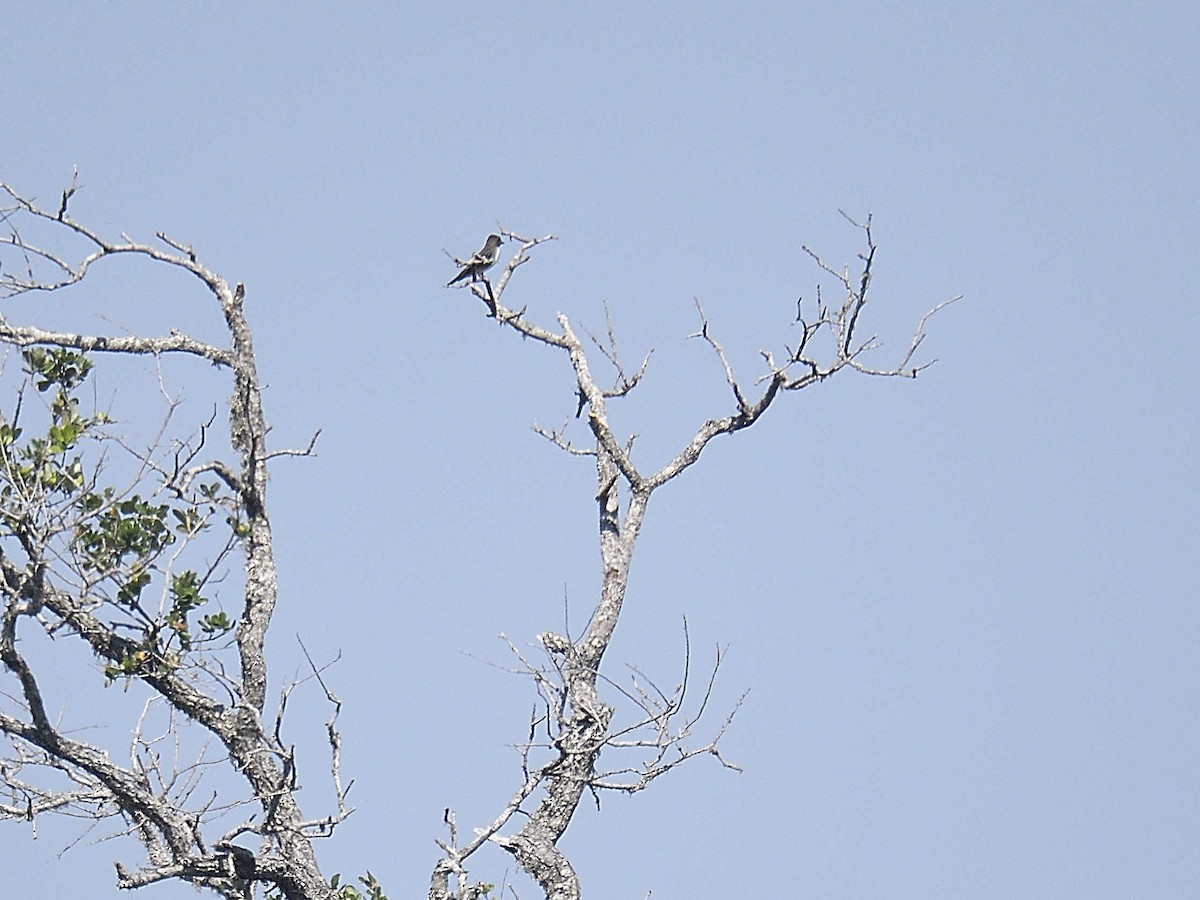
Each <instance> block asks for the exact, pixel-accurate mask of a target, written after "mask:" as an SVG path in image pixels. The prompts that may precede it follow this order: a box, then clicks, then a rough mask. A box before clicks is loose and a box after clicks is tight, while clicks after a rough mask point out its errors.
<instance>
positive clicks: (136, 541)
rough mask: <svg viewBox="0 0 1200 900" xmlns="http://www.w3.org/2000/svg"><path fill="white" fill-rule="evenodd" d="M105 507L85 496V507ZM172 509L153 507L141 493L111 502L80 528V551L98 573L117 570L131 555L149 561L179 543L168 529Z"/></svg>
mask: <svg viewBox="0 0 1200 900" xmlns="http://www.w3.org/2000/svg"><path fill="white" fill-rule="evenodd" d="M103 505H104V504H103V501H101V503H100V504H96V503H95V499H94V498H93V497H85V501H84V506H85V508H91V509H99V508H100V507H102V506H103ZM168 510H169V508H168V507H167V505H166V504H165V503H164V504H153V503H150V502H149V501H147V500H143V499H142V498H141V497H140V496H139V495H137V494H134V495H133V496H132V497H128V498H126V499H124V500H121V501H118V502H115V503H110V504H109V505H108V506H107V507H104V508H103V510H102V511H101V512H100V513H99V514H98V515H96V516H94V517H93V518H92V520H91V521H90V522H89V523H88V524H87V525H85V526H83V527H82V528H80V530H79V535H78V542H79V548H80V549H81V550H82V551H83V552H84V554H86V556H87V559H88V562H89V564H90V565H91V566H92V568H94V569H95V570H96V571H97V572H107V571H111V570H113V569H116V568H117V567H119V566H120V565H121V564H122V563H123V562H124V561H125V557H127V556H131V555H132V556H133V557H134V559H135V560H149V559H151V558H153V557H155V556H157V555H158V553H159V552H160V551H161V550H162V549H163V548H164V547H166V546H167V545H169V544H171V543H173V542H174V541H175V535H174V534H172V533H171V530H170V528H169V527H168V526H167V521H166V520H167V512H168ZM139 590H140V589H139Z"/></svg>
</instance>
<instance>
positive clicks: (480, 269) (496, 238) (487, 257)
mask: <svg viewBox="0 0 1200 900" xmlns="http://www.w3.org/2000/svg"><path fill="white" fill-rule="evenodd" d="M503 243H504V241H503V240H502V239H501V237H500V235H498V234H489V235H488V239H487V243H485V244H484V245H483V249H482V250H480V251H479V252H478V253H476V254H475V255H474V256H472V257H471V258H470V259H468V260H467V261H466V262H464V263H463V268H462V271H461V272H459V273H458V274H457V275H455V276H454V277H453V278H451V279H450V280H449V281H448V282H446V287H452V286H453V285H456V284H458V283H459V282H460V281H462V280H463V279H464V278H470V279H471V280H472V281H478V280H479V279H480V278H481V277H482V276H483V273H484V272H486V271H487V270H488V269H490V268H491V267H492V266H494V265H495V264H496V260H498V259H499V258H500V245H501V244H503Z"/></svg>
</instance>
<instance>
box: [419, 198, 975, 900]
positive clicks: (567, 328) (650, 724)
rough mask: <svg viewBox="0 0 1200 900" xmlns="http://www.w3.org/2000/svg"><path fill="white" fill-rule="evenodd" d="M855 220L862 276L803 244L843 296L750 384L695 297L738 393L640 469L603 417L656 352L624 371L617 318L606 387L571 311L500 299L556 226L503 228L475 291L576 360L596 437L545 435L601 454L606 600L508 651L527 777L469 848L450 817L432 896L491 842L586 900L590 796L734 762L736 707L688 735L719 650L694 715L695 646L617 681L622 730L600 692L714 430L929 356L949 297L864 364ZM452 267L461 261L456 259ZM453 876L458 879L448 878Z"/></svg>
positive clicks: (819, 308) (766, 358)
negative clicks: (673, 678)
mask: <svg viewBox="0 0 1200 900" xmlns="http://www.w3.org/2000/svg"><path fill="white" fill-rule="evenodd" d="M843 215H844V214H843ZM846 218H847V220H848V221H849V222H850V223H851V224H852V225H854V226H855V227H856V228H858V229H859V230H860V231H861V232H862V233H863V236H864V239H865V242H866V249H865V251H864V253H863V254H862V255H861V256H860V258H859V259H860V263H861V266H860V267H859V269H858V270H857V272H855V273H854V274H851V272H850V270H848V269H844V270H841V271H838V270H836V269H834V268H833V267H831V266H829V265H827V264H826V263H825V262H824V260H822V259H821V257H820V256H819V255H817V254H816V253H815V252H814V251H812V250H811V249H809V248H808V247H805V248H804V250H805V252H806V253H807V254H808V255H809V256H810V257H811V258H812V259H813V261H814V262H815V264H816V265H817V266H818V267H819V268H820V269H821V270H823V271H824V272H825V273H826V274H827V275H830V276H832V277H833V278H834V279H835V281H836V284H837V285H838V287H839V288H840V292H839V293H840V296H839V297H838V298H837V300H836V301H835V302H833V303H831V304H826V302H825V301H824V299H823V297H822V295H821V291H820V289H819V288H818V290H817V297H816V302H815V304H813V306H814V307H815V309H814V310H812V311H811V312H810V313H809V314H808V316H806V315H805V312H804V310H803V304H802V303H801V302H800V301H797V304H796V318H795V322H794V323H793V324H795V325H797V326H799V332H798V334H799V337H798V341H797V343H796V346H795V347H789V348H785V350H784V352H783V353H782V354H779V355H776V354H775V353H772V352H770V351H763V353H762V357H763V362H764V369H765V371H764V372H763V373H762V374H761V375H759V376H758V377H757V378H756V379H755V380H754V382H753V386H752V387H751V386H750V385H747V384H745V383H743V382H742V381H740V380H739V379H738V378H737V377H736V376H735V374H734V370H733V367H732V365H730V362H729V359H728V358H727V356H726V354H725V350H724V349H723V348H722V346H721V344H720V343H719V342H718V341H717V339H716V338H715V337H714V336H713V334H712V331H711V329H710V326H709V321H708V319H707V317H706V316H705V314H704V311H703V309H702V308H701V307H700V305H699V303H697V304H696V308H697V312H698V313H699V330H698V331H697V332H696V333H695V334H693V335H691V337H693V338H696V339H699V340H702V341H704V342H705V343H706V344H707V345H708V346H709V347H710V348H711V349H712V351H713V353H714V355H715V357H716V359H717V361H718V362H719V364H720V365H721V367H722V369H723V371H724V374H725V380H726V382H727V384H728V385H729V389H730V391H731V393H732V394H733V411H732V412H730V413H729V414H727V415H723V416H720V417H716V418H711V419H707V420H706V421H704V422H703V423H701V424H700V425H699V426H698V427H697V429H696V431H695V434H694V435H693V437H692V438H691V440H690V441H688V442H687V444H685V445H684V446H683V447H682V448H681V449H680V450H679V452H678V453H677V454H676V455H675V456H674V458H672V459H671V460H670V461H669V462H668V463H667V464H666V465H664V466H662V467H661V468H660V469H658V470H656V471H648V472H644V471H642V470H641V469H640V468H639V467H638V465H637V464H636V463H635V461H634V457H633V443H634V436H628V437H624V438H622V437H620V436H618V435H617V434H615V433H614V432H613V430H612V428H611V426H610V424H609V414H608V404H609V402H610V401H616V400H620V399H621V398H623V397H625V396H627V395H628V394H629V393H630V392H631V391H632V390H633V389H634V388H636V387H637V385H638V384H639V382H640V381H641V379H642V376H643V374H644V373H645V371H646V366H647V364H648V363H649V359H650V358H649V356H647V357H646V358H645V359H644V360H643V361H642V363H641V365H640V366H639V367H638V368H637V369H636V370H629V369H627V368H626V367H625V366H624V365H623V364H622V362H621V360H620V358H619V355H618V353H617V344H616V339H615V337H614V334H613V329H612V324H611V321H610V322H609V326H608V330H607V334H606V335H605V337H604V338H595V337H592V340H591V343H592V345H593V346H594V347H595V349H596V350H597V351H598V352H599V353H600V354H601V356H602V357H603V358H604V361H605V363H606V364H607V366H608V368H609V369H610V370H611V372H612V378H613V380H612V382H611V384H610V386H608V387H602V386H601V383H600V382H599V381H598V380H597V376H596V375H595V374H594V373H593V371H592V366H591V364H590V362H589V359H588V355H587V347H586V345H585V343H584V342H583V341H582V340H581V339H580V338H579V336H578V335H577V334H576V332H575V330H574V328H573V327H572V325H571V323H570V321H569V320H568V318H567V316H565V315H562V314H559V315H558V317H557V320H556V321H557V326H558V327H557V329H552V328H547V327H544V326H541V325H538V324H535V323H534V322H532V321H531V320H530V319H529V318H528V317H527V316H526V310H525V309H524V308H522V309H518V310H513V309H510V308H508V307H506V306H504V305H503V304H502V303H501V299H502V297H503V294H504V292H505V290H506V289H507V287H508V285H509V283H510V280H511V278H512V276H513V274H514V273H515V272H516V270H517V269H518V267H520V266H521V265H523V264H524V263H526V262H528V261H529V259H530V256H529V252H530V251H531V250H532V249H533V248H535V247H537V246H538V245H539V244H541V243H543V242H545V241H548V240H553V238H554V236H553V235H548V236H546V237H540V238H538V237H532V238H531V237H523V236H521V235H519V234H516V233H514V232H511V231H502V232H501V233H502V234H503V235H504V237H506V238H508V239H509V240H510V241H512V242H514V243H516V244H517V245H518V248H519V249H518V250H517V252H516V253H515V254H514V255H513V257H512V259H511V260H510V261H509V263H508V265H507V267H506V268H505V269H504V270H503V271H502V272H501V274H500V277H499V278H498V279H497V282H496V284H495V285H492V284H491V282H490V281H489V280H487V279H486V278H483V279H482V280H476V281H474V282H473V283H472V284H470V285H469V286H468V287H469V288H470V290H471V291H472V292H473V293H474V294H475V296H477V297H478V298H479V299H480V300H481V301H482V302H483V303H484V305H485V306H486V307H487V310H488V315H489V316H490V317H493V318H495V319H497V320H498V321H499V323H500V324H501V325H503V326H506V327H508V328H510V329H512V330H513V331H515V332H516V333H518V334H520V335H523V336H524V337H526V338H531V339H533V340H534V341H536V342H537V343H540V344H544V345H546V346H550V347H554V348H557V349H559V350H561V351H563V352H564V353H565V354H566V355H567V357H568V358H569V360H570V363H571V367H572V369H573V370H574V373H575V390H576V394H577V397H578V408H577V410H576V416H577V417H578V416H579V415H581V414H582V413H583V411H584V410H585V409H586V410H587V428H588V431H589V432H590V435H589V438H588V440H587V441H586V443H584V444H581V445H578V446H577V445H575V444H573V443H572V442H571V441H570V440H568V439H567V437H566V430H565V428H564V429H558V430H554V431H548V430H545V429H537V430H538V431H539V433H540V434H542V436H543V437H545V438H547V439H548V440H550V441H551V442H552V443H554V444H555V446H557V447H559V448H560V449H562V450H563V451H565V452H567V453H571V454H573V455H576V456H583V457H590V458H591V459H592V460H593V461H594V465H595V467H596V488H597V489H596V496H595V502H596V507H597V514H598V522H597V533H598V539H599V545H600V558H601V562H602V571H603V574H602V576H601V583H600V585H599V592H598V599H597V600H596V602H595V605H594V607H593V608H592V610H591V616H590V619H589V621H588V625H587V627H586V628H585V630H584V632H583V634H581V635H579V636H578V637H572V636H568V635H560V634H554V633H550V632H547V633H543V634H542V635H540V636H539V640H540V641H541V644H542V646H543V647H544V649H545V651H546V654H547V656H548V657H549V663H548V664H542V665H535V664H533V663H531V662H529V661H527V660H526V659H525V657H524V656H523V655H522V654H520V653H519V652H518V651H517V648H515V647H514V648H513V649H514V652H517V655H518V658H519V659H520V660H521V663H522V665H523V666H524V668H525V670H526V671H527V672H528V674H529V675H530V677H531V678H532V679H533V681H534V683H535V684H536V685H537V689H538V691H539V693H540V695H541V699H542V701H543V710H542V713H541V715H540V716H535V718H534V721H533V722H532V723H531V727H530V737H529V741H528V742H527V743H526V744H525V745H524V746H523V747H522V748H521V749H522V760H523V775H524V779H523V782H522V784H521V786H520V787H519V788H518V789H517V791H516V792H515V793H514V794H513V795H512V798H511V799H510V800H509V802H508V804H507V805H506V806H505V807H504V809H503V810H501V812H500V813H499V815H498V816H497V817H496V818H495V819H494V820H493V821H492V822H491V823H490V824H488V825H486V827H483V828H480V829H477V830H476V831H475V837H474V838H473V839H472V840H471V841H470V842H469V843H466V844H464V845H461V846H460V845H459V844H458V842H457V826H456V824H455V823H454V821H453V818H452V816H451V814H450V813H449V812H448V813H447V824H448V825H449V827H450V838H451V839H450V841H449V842H443V843H441V847H442V850H443V856H442V858H441V859H440V860H439V861H438V863H437V865H436V866H435V868H434V871H433V878H432V882H431V886H430V892H429V895H430V898H431V900H450V898H457V900H471V898H474V897H475V896H478V895H479V894H480V893H481V892H482V891H483V890H484V888H485V887H486V885H484V884H480V883H476V884H472V883H471V881H470V878H469V877H468V875H467V872H466V869H465V867H464V863H465V861H466V860H467V858H468V857H470V856H471V855H472V854H473V853H475V852H476V851H477V850H478V849H480V847H482V846H483V845H484V843H485V842H487V841H492V842H494V843H496V844H498V845H499V846H501V847H503V848H504V849H505V850H507V851H508V852H509V853H511V854H512V855H513V857H514V858H515V859H516V861H517V863H518V864H519V865H520V867H521V868H522V869H523V870H524V871H525V872H527V873H529V874H530V875H531V876H532V877H533V878H534V879H535V880H536V881H537V883H538V884H539V886H540V887H541V889H542V891H543V892H544V894H545V896H546V898H547V900H577V898H579V897H580V896H581V890H580V885H579V878H578V876H577V874H576V872H575V870H574V868H573V866H572V865H571V863H570V861H569V860H568V859H567V858H566V856H565V855H564V854H563V853H562V852H561V851H560V850H559V849H558V842H559V840H560V839H561V838H562V836H563V834H564V832H565V831H566V829H567V826H568V825H569V824H570V822H571V819H572V817H573V816H574V814H575V810H576V809H577V808H578V807H579V803H580V801H581V799H582V798H583V796H584V793H585V792H586V791H591V792H599V791H624V792H635V791H639V790H641V789H643V788H645V787H646V786H647V785H648V784H649V783H650V782H651V781H653V780H654V779H655V778H657V777H659V776H660V775H663V774H665V773H666V772H668V771H670V770H671V769H672V768H674V767H675V766H677V765H679V764H681V763H683V762H685V761H687V760H688V759H691V758H693V757H695V756H697V755H701V754H705V755H708V754H711V755H714V756H716V757H717V758H718V759H720V760H721V762H722V764H724V765H726V766H728V767H731V768H736V766H733V765H732V763H730V762H728V761H727V760H725V759H724V758H723V757H722V756H721V751H720V748H719V741H720V739H721V736H722V735H723V734H724V732H725V729H726V727H727V726H728V724H729V721H730V719H731V718H732V715H733V713H734V712H736V706H735V709H734V710H733V711H732V712H730V713H729V715H728V716H727V717H726V718H725V719H724V721H723V722H722V724H721V725H720V726H718V727H717V728H716V731H715V734H714V735H713V736H712V737H711V738H709V739H708V740H707V741H704V742H703V743H700V744H696V743H693V742H692V737H693V729H694V728H695V726H696V725H697V723H698V721H699V718H700V717H701V716H702V715H703V714H704V713H705V711H706V710H707V707H708V701H709V699H710V690H711V687H712V678H713V677H715V675H716V669H717V668H719V666H720V655H719V654H718V657H717V662H716V664H715V665H714V667H713V669H712V671H711V672H710V675H709V678H708V680H707V689H706V690H704V691H703V692H702V696H701V698H700V700H699V702H698V704H697V705H696V707H695V709H694V710H693V711H692V712H690V713H689V712H687V711H686V710H685V708H684V700H685V697H686V692H687V683H688V672H689V668H690V662H691V659H690V648H689V652H688V653H687V654H686V658H685V660H684V678H683V680H682V681H681V683H680V685H679V686H678V687H676V688H675V689H674V690H673V691H671V692H670V693H669V694H668V693H666V692H663V691H660V690H658V689H657V688H656V687H655V686H654V685H653V684H650V685H649V687H644V686H641V685H639V684H637V683H635V685H634V687H633V689H632V690H619V696H620V697H623V698H624V699H626V700H628V701H631V702H632V703H633V705H634V708H635V710H636V711H637V715H635V721H634V724H632V725H630V726H625V727H621V728H619V729H615V730H614V728H613V720H614V711H615V710H614V707H613V706H612V705H610V704H609V703H607V702H606V701H605V700H603V699H601V697H600V694H599V691H598V688H597V684H598V682H599V681H600V680H601V677H602V676H601V663H602V661H603V658H604V654H605V652H606V651H607V650H608V646H609V642H610V641H611V639H612V636H613V632H614V630H615V628H616V625H617V620H618V619H619V618H620V615H621V607H622V604H623V603H624V601H625V589H626V586H627V585H628V583H629V571H630V563H631V562H632V559H633V552H634V548H635V546H636V544H637V539H638V535H639V534H640V533H641V528H642V523H643V521H644V518H645V515H646V508H647V505H648V504H649V502H650V497H651V495H652V494H653V493H654V492H655V491H656V490H657V489H658V488H660V487H662V486H663V485H665V484H666V483H667V482H669V481H671V480H672V479H674V478H676V477H678V476H679V475H681V474H682V473H683V472H684V471H685V470H686V469H687V468H689V467H690V466H692V465H694V464H695V463H696V462H697V461H698V460H699V459H700V456H701V454H702V453H703V452H704V449H705V448H706V447H707V446H708V444H709V442H710V441H712V439H713V438H715V437H717V436H718V435H722V434H735V433H736V432H739V431H742V430H744V429H746V428H749V427H750V426H752V425H753V424H754V423H755V422H757V421H758V420H759V419H760V418H762V416H763V415H765V414H766V412H767V410H768V409H771V408H772V407H773V405H774V404H775V402H776V400H777V399H778V398H779V396H780V394H781V393H787V392H789V391H798V390H802V389H803V388H806V387H810V386H812V385H814V384H816V383H818V382H821V381H824V380H825V379H827V378H829V377H831V376H833V375H835V374H837V373H838V372H840V371H842V370H844V369H845V370H851V371H855V372H859V373H861V374H865V375H873V376H880V377H902V378H915V377H916V376H917V374H918V373H919V372H920V371H921V370H922V369H924V368H926V367H927V366H928V365H930V364H931V363H925V364H923V365H914V364H913V362H912V361H913V357H914V355H915V354H916V351H917V348H918V347H919V346H920V345H921V342H922V341H923V340H924V338H925V324H926V321H927V320H928V319H929V317H930V316H931V315H933V314H934V313H935V312H937V311H938V310H939V309H941V308H943V307H944V306H946V305H947V304H948V303H952V302H953V300H947V301H945V302H943V303H941V304H938V305H937V306H935V307H934V308H933V309H931V310H930V311H929V312H928V313H926V314H925V315H924V316H923V317H922V318H921V320H920V322H919V323H918V326H917V329H916V332H915V333H914V335H913V338H912V341H911V343H910V345H909V347H908V349H907V350H906V352H905V353H904V354H903V356H902V358H901V359H900V361H899V362H898V363H897V364H896V365H894V366H891V367H888V368H876V367H872V366H870V365H868V364H867V363H866V361H865V356H866V355H867V354H868V353H869V352H870V351H871V350H873V349H875V348H876V347H877V346H878V344H877V341H876V339H875V338H874V337H869V338H866V339H863V338H861V337H857V336H856V331H857V329H858V322H859V316H860V314H861V313H862V310H863V307H864V306H865V305H866V302H867V292H868V289H869V287H870V283H871V277H872V266H873V265H874V261H875V252H876V245H875V239H874V236H873V234H872V231H871V219H870V217H868V218H867V220H866V222H865V223H863V224H859V223H857V222H854V221H853V220H852V219H850V218H849V217H848V216H847V217H846ZM455 262H456V263H458V264H459V265H464V264H465V263H464V262H463V261H461V260H455ZM955 299H957V298H955ZM823 339H824V340H823ZM822 344H823V346H821V345H822ZM610 684H611V682H610ZM612 686H613V687H617V686H616V685H612ZM539 733H541V734H543V735H544V737H542V738H541V740H538V737H537V735H538V734H539ZM629 750H632V751H635V752H636V754H637V757H636V759H635V761H633V762H631V763H630V764H629V765H627V766H625V765H621V766H618V767H616V768H613V769H607V770H606V769H603V768H601V767H600V765H599V760H600V756H601V753H602V752H604V751H629ZM535 752H536V753H537V754H538V755H539V761H538V762H536V763H535V762H534V761H533V754H534V753H535ZM526 804H530V805H531V809H528V810H526V809H525V805H526ZM518 810H520V811H522V812H523V813H524V814H525V819H524V823H523V824H522V825H521V827H520V828H519V829H517V830H516V832H515V833H513V834H502V833H501V832H502V830H503V829H504V828H505V827H506V825H507V824H508V823H509V821H510V820H511V819H512V817H513V816H514V815H515V814H516V813H517V812H518ZM451 875H453V876H454V877H455V884H454V885H453V886H452V885H451V884H450V876H451Z"/></svg>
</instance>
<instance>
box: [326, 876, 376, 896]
mask: <svg viewBox="0 0 1200 900" xmlns="http://www.w3.org/2000/svg"><path fill="white" fill-rule="evenodd" d="M341 880H342V876H341V875H334V876H333V877H332V878H331V879H329V886H330V887H331V888H333V890H334V892H335V893H334V896H335V897H336V898H337V900H387V894H385V893H384V892H383V888H381V887H380V886H379V882H378V881H376V880H375V876H374V875H372V874H371V873H370V871H368V872H367V875H366V877H365V878H363V877H359V879H358V881H359V884H361V885H362V886H363V887H364V888H366V889H367V892H366V893H365V894H364V893H363V892H362V891H360V890H359V889H358V888H356V887H354V885H352V884H347V885H343V886H342V887H340V888H339V887H338V885H339V884H340V883H341Z"/></svg>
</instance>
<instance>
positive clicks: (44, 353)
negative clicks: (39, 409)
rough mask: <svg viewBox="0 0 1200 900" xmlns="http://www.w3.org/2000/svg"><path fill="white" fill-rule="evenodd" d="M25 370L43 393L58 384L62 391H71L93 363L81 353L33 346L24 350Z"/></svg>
mask: <svg viewBox="0 0 1200 900" xmlns="http://www.w3.org/2000/svg"><path fill="white" fill-rule="evenodd" d="M21 355H22V356H23V357H24V358H25V365H26V369H25V371H26V372H28V373H29V374H30V375H32V376H33V378H34V384H35V385H36V386H37V389H38V390H39V391H41V392H42V393H43V394H44V393H45V392H46V391H48V390H50V388H52V387H55V386H58V387H60V388H61V389H62V390H64V391H73V390H75V388H77V387H79V385H81V384H82V383H83V380H84V379H85V378H87V375H88V372H90V371H92V366H93V365H94V364H93V363H92V361H91V360H90V359H88V358H87V357H86V356H84V355H83V354H82V353H76V352H75V351H74V350H67V349H65V348H61V347H56V348H52V349H47V348H45V347H34V348H32V349H30V350H24V351H22V352H21Z"/></svg>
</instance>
